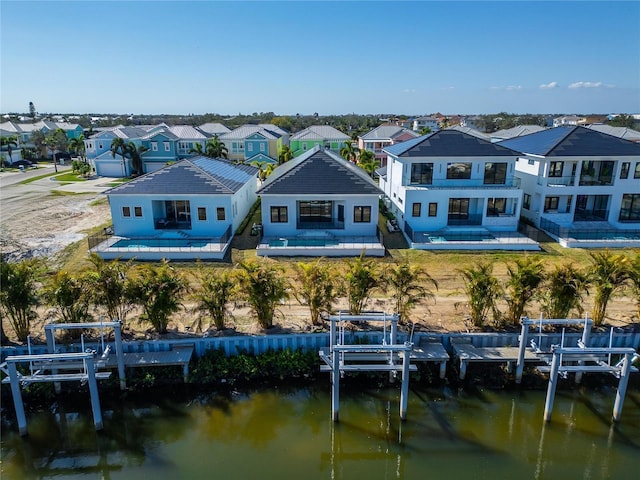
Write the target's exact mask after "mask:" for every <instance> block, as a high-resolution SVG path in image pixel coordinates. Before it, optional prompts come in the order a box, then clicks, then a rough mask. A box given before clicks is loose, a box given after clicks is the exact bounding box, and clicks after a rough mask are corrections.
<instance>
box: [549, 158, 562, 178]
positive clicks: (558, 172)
mask: <svg viewBox="0 0 640 480" xmlns="http://www.w3.org/2000/svg"><path fill="white" fill-rule="evenodd" d="M563 167H564V162H551V163H549V177H554V178H558V177H561V176H562V168H563Z"/></svg>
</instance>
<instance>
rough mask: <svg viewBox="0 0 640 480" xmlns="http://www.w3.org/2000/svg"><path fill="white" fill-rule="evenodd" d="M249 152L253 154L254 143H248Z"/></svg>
mask: <svg viewBox="0 0 640 480" xmlns="http://www.w3.org/2000/svg"><path fill="white" fill-rule="evenodd" d="M247 152H253V143H247Z"/></svg>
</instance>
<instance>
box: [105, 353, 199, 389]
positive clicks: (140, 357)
mask: <svg viewBox="0 0 640 480" xmlns="http://www.w3.org/2000/svg"><path fill="white" fill-rule="evenodd" d="M193 351H194V346H193V345H184V346H182V345H181V346H174V347H173V348H172V349H171V350H168V351H166V352H131V353H124V354H123V357H124V366H125V368H138V367H165V366H173V365H175V366H179V367H182V371H183V377H184V381H185V382H186V381H187V377H188V375H189V362H190V361H191V357H192V356H193ZM117 362H118V359H117V358H116V356H115V355H109V357H108V358H107V361H106V362H105V364H104V367H105V368H117V367H118V363H117Z"/></svg>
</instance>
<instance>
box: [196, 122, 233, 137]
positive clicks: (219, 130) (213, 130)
mask: <svg viewBox="0 0 640 480" xmlns="http://www.w3.org/2000/svg"><path fill="white" fill-rule="evenodd" d="M198 128H199V129H200V130H202V131H203V132H206V133H209V134H211V135H218V136H220V135H223V134H225V133H229V132H230V131H231V129H230V128H228V127H225V126H224V125H223V124H221V123H204V124H202V125H200V126H199V127H198Z"/></svg>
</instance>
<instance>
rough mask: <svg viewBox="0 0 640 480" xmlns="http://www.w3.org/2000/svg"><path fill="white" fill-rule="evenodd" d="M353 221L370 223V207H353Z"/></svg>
mask: <svg viewBox="0 0 640 480" xmlns="http://www.w3.org/2000/svg"><path fill="white" fill-rule="evenodd" d="M353 221H354V222H355V223H369V222H371V207H353Z"/></svg>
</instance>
